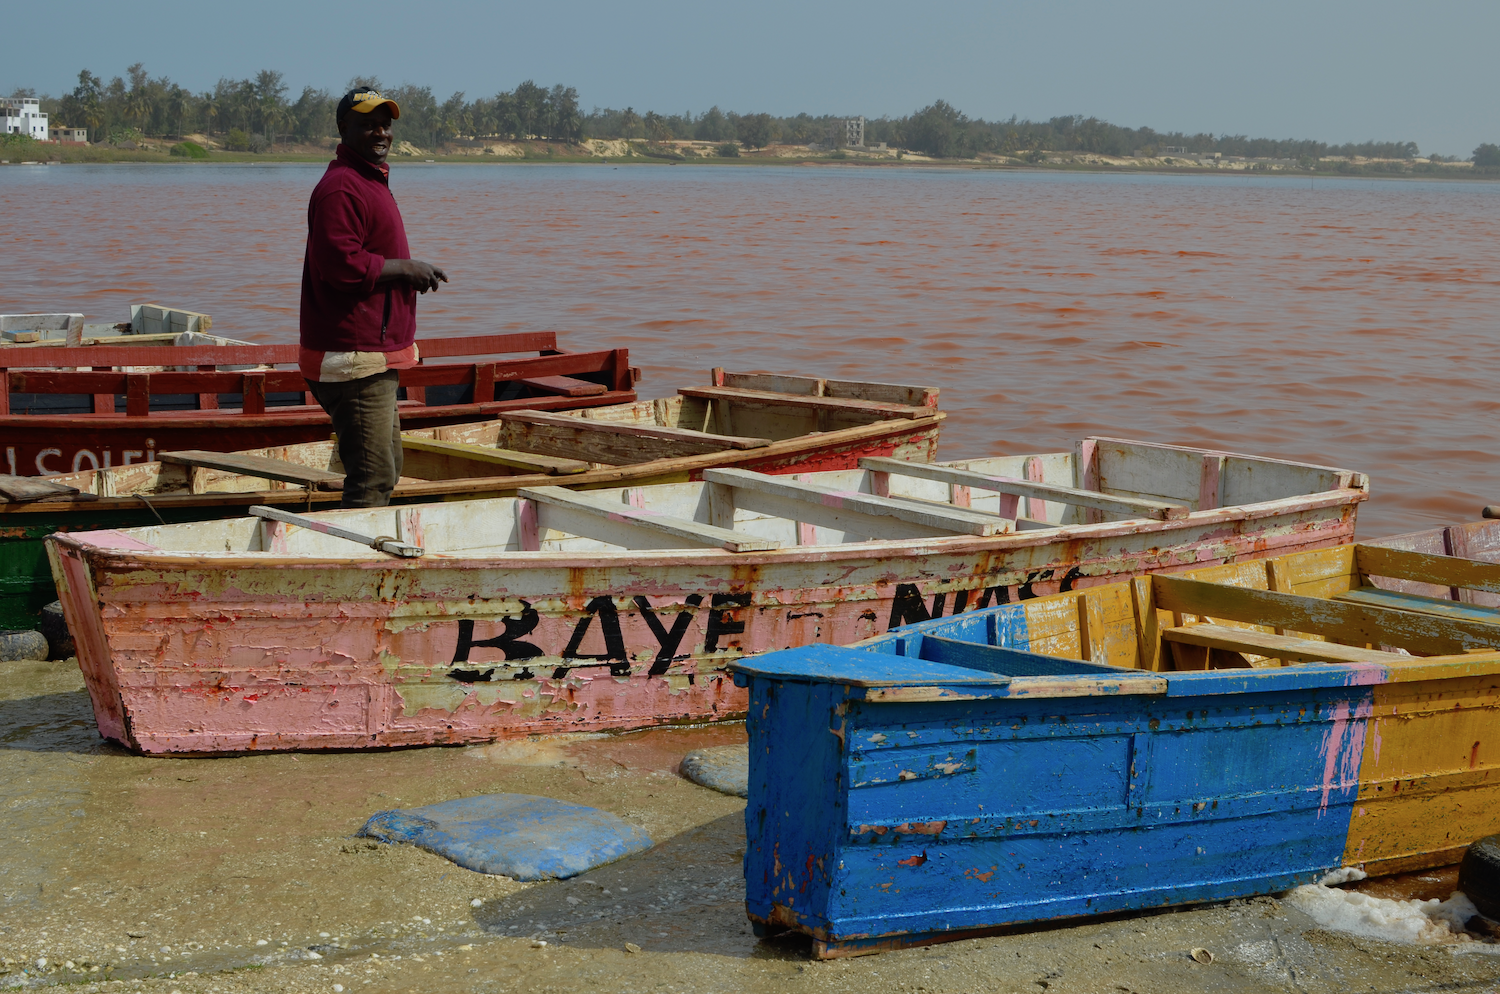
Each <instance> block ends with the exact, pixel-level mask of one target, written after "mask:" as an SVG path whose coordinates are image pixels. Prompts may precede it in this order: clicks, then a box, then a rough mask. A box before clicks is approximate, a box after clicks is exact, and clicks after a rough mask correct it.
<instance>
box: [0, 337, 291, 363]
mask: <svg viewBox="0 0 1500 994" xmlns="http://www.w3.org/2000/svg"><path fill="white" fill-rule="evenodd" d="M106 341H109V342H117V341H119V339H115V338H111V339H106ZM296 361H297V346H296V345H182V346H177V345H114V344H111V345H75V346H71V347H69V346H48V347H46V348H36V347H30V348H26V349H17V350H14V351H12V350H10V349H0V369H10V368H16V367H23V366H24V367H28V368H30V367H53V368H59V369H66V368H68V367H70V366H71V367H78V366H94V367H98V366H103V367H105V368H109V367H112V366H205V365H211V366H257V365H265V366H274V365H278V364H282V363H295V362H296Z"/></svg>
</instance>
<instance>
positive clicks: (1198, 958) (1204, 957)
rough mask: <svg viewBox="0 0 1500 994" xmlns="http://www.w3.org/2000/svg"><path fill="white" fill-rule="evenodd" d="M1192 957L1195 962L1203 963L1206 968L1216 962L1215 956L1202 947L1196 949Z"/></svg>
mask: <svg viewBox="0 0 1500 994" xmlns="http://www.w3.org/2000/svg"><path fill="white" fill-rule="evenodd" d="M1190 955H1191V956H1192V957H1193V961H1194V962H1196V963H1202V964H1203V965H1204V966H1207V965H1208V964H1210V963H1212V962H1213V961H1214V954H1213V953H1211V952H1209V951H1208V950H1207V949H1204V948H1202V947H1198V948H1195V949H1194V950H1193V951H1192V953H1191V954H1190Z"/></svg>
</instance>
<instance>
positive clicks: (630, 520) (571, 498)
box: [517, 487, 781, 552]
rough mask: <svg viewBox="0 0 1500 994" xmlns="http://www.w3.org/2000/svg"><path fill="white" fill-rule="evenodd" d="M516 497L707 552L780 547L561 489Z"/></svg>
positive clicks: (530, 491)
mask: <svg viewBox="0 0 1500 994" xmlns="http://www.w3.org/2000/svg"><path fill="white" fill-rule="evenodd" d="M517 495H518V496H520V497H524V498H526V499H527V500H534V501H538V502H539V503H543V504H552V505H554V506H556V507H565V508H568V509H570V510H574V511H583V512H585V513H586V514H590V515H593V516H595V517H599V518H602V519H604V520H606V521H611V522H614V523H616V524H625V525H633V526H635V527H637V528H647V529H650V530H651V531H656V532H661V533H663V534H666V535H671V536H673V537H674V538H680V539H684V540H686V541H687V542H689V543H691V544H693V545H698V546H706V547H708V548H716V549H726V550H728V551H730V552H764V551H766V550H768V549H779V548H781V543H780V542H776V541H772V540H771V539H764V538H755V537H754V536H751V535H746V534H743V533H741V532H736V531H733V530H731V529H728V528H717V527H715V526H713V525H705V524H702V523H700V522H697V521H690V520H688V519H687V518H678V517H673V516H672V515H669V514H660V513H658V512H656V511H651V510H648V509H646V508H640V507H631V506H630V505H629V504H624V503H617V502H615V501H611V500H608V499H606V498H604V497H595V496H594V495H592V494H589V493H579V492H575V491H572V490H565V489H563V488H562V487H526V488H524V489H522V490H519V491H517Z"/></svg>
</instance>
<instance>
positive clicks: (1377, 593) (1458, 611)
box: [1334, 587, 1500, 625]
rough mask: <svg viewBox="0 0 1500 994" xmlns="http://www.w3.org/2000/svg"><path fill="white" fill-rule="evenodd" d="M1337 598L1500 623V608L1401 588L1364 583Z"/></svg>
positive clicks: (1400, 609)
mask: <svg viewBox="0 0 1500 994" xmlns="http://www.w3.org/2000/svg"><path fill="white" fill-rule="evenodd" d="M1334 600H1340V601H1347V602H1349V603H1351V604H1368V605H1372V606H1374V607H1385V608H1393V609H1395V610H1398V611H1416V612H1418V613H1420V614H1431V615H1436V616H1437V617H1440V618H1462V619H1464V620H1466V621H1480V622H1487V623H1489V624H1492V625H1497V624H1500V610H1496V609H1495V608H1492V607H1483V606H1480V605H1478V604H1464V603H1462V602H1460V601H1455V600H1447V599H1444V598H1442V597H1424V596H1422V595H1421V594H1408V593H1403V592H1401V591H1398V590H1382V589H1381V588H1380V587H1360V588H1359V589H1358V590H1350V591H1346V592H1345V593H1342V594H1337V595H1335V596H1334Z"/></svg>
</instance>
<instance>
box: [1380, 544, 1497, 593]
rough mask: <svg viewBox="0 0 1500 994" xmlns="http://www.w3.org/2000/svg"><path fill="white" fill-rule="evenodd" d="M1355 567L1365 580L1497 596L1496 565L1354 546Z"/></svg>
mask: <svg viewBox="0 0 1500 994" xmlns="http://www.w3.org/2000/svg"><path fill="white" fill-rule="evenodd" d="M1354 563H1355V566H1356V568H1358V570H1359V572H1360V573H1361V574H1362V575H1364V576H1385V577H1390V578H1391V579H1393V580H1412V581H1416V582H1418V583H1433V584H1437V585H1438V586H1441V587H1465V588H1468V589H1470V590H1483V591H1487V592H1489V593H1500V564H1497V563H1486V562H1480V561H1479V560H1475V559H1456V558H1454V557H1452V556H1435V555H1430V554H1427V553H1422V552H1408V551H1406V550H1404V549H1392V548H1385V547H1381V546H1375V545H1356V546H1355V547H1354Z"/></svg>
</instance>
